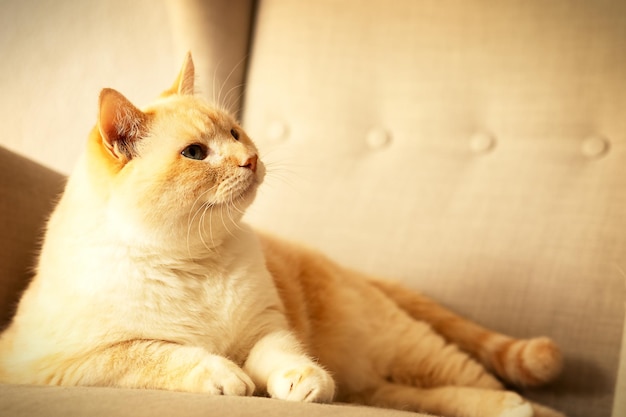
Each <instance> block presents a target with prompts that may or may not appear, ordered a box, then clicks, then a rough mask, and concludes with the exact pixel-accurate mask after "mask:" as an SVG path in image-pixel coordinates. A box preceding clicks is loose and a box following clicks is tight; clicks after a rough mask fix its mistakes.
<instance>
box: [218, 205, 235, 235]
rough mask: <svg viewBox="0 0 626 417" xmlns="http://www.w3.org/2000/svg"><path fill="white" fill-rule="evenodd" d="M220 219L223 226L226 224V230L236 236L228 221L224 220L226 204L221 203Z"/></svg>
mask: <svg viewBox="0 0 626 417" xmlns="http://www.w3.org/2000/svg"><path fill="white" fill-rule="evenodd" d="M220 219H221V220H222V226H224V229H226V232H228V234H229V235H230V236H232V237H235V234H234V233H233V232H232V231H231V230H230V228H229V227H228V225H226V222H225V221H224V205H223V204H221V205H220Z"/></svg>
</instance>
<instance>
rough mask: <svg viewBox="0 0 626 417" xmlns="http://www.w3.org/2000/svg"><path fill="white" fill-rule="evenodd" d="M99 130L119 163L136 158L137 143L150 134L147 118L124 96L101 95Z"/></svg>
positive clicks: (108, 90) (109, 92)
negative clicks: (148, 132)
mask: <svg viewBox="0 0 626 417" xmlns="http://www.w3.org/2000/svg"><path fill="white" fill-rule="evenodd" d="M99 104H100V109H99V114H98V129H99V130H100V135H101V136H102V144H103V145H104V146H105V148H106V149H107V150H108V151H109V153H110V154H111V155H112V156H113V157H114V158H116V159H118V160H121V161H122V162H126V161H128V160H130V159H132V158H133V157H134V156H135V155H136V154H137V148H136V145H137V141H138V140H139V139H141V137H142V136H144V135H145V133H146V132H147V130H148V129H147V121H148V116H147V115H146V114H145V113H143V112H142V111H141V110H139V109H138V108H137V107H135V106H134V105H133V104H132V103H131V102H130V101H128V99H127V98H126V97H124V96H123V95H122V94H121V93H119V92H117V91H115V90H113V89H111V88H105V89H103V90H102V91H101V92H100V102H99Z"/></svg>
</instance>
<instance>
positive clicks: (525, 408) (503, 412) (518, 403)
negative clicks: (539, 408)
mask: <svg viewBox="0 0 626 417" xmlns="http://www.w3.org/2000/svg"><path fill="white" fill-rule="evenodd" d="M502 394H503V397H502V402H501V407H500V411H499V412H498V414H497V417H532V416H533V408H532V406H531V405H530V403H529V402H527V401H526V400H524V399H523V398H522V397H520V396H519V395H518V394H516V393H514V392H503V393H502Z"/></svg>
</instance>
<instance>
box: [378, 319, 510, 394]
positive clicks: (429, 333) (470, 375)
mask: <svg viewBox="0 0 626 417" xmlns="http://www.w3.org/2000/svg"><path fill="white" fill-rule="evenodd" d="M384 337H385V339H384V343H385V346H384V347H383V348H379V349H377V351H379V352H380V353H377V356H380V357H387V358H389V360H388V361H387V362H386V366H385V367H384V368H382V369H385V370H384V371H383V372H384V373H383V374H381V376H382V377H384V378H385V379H386V380H388V381H391V382H395V383H399V384H403V385H412V386H416V387H437V386H444V385H461V386H468V387H476V388H489V389H496V390H501V389H503V386H502V384H501V383H500V381H499V380H498V379H497V378H496V377H495V376H493V375H492V374H491V373H489V372H488V371H487V369H486V368H485V367H484V366H483V365H482V364H481V363H479V362H478V361H477V360H475V359H474V358H472V357H471V356H470V355H469V354H468V353H467V352H464V351H462V350H461V349H459V347H458V346H456V345H455V344H452V343H449V342H447V341H446V340H445V339H444V338H443V337H442V336H441V335H439V334H438V333H436V332H435V331H434V330H433V329H432V328H431V327H430V326H429V325H428V324H427V323H424V322H421V321H415V320H412V319H411V318H409V317H406V316H403V317H402V320H400V318H398V319H397V321H396V322H395V323H393V324H391V323H390V324H389V327H388V334H385V335H384Z"/></svg>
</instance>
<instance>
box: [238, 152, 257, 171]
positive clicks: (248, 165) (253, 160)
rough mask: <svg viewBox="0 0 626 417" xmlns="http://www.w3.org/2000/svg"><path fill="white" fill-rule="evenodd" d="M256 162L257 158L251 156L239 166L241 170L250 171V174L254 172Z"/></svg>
mask: <svg viewBox="0 0 626 417" xmlns="http://www.w3.org/2000/svg"><path fill="white" fill-rule="evenodd" d="M258 160H259V157H258V156H256V155H252V156H251V157H249V158H248V159H246V160H245V161H244V163H243V164H241V165H239V166H240V167H242V168H248V169H251V170H252V172H256V164H257V162H258Z"/></svg>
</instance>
